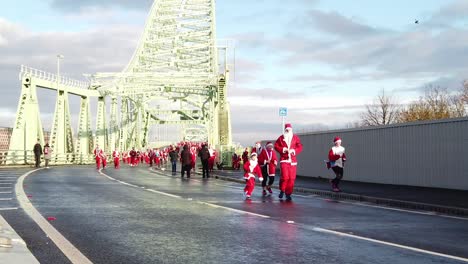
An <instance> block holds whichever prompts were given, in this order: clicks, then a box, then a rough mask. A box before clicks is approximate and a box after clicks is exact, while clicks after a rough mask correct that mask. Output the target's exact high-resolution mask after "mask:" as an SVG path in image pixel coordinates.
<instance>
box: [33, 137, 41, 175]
mask: <svg viewBox="0 0 468 264" xmlns="http://www.w3.org/2000/svg"><path fill="white" fill-rule="evenodd" d="M33 151H34V158H35V160H36V168H39V165H40V164H41V155H42V146H41V142H40V140H39V139H37V143H36V144H35V145H34V150H33Z"/></svg>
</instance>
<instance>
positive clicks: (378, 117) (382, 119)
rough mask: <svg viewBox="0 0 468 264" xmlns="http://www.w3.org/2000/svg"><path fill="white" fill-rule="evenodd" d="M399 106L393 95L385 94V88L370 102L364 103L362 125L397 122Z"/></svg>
mask: <svg viewBox="0 0 468 264" xmlns="http://www.w3.org/2000/svg"><path fill="white" fill-rule="evenodd" d="M399 112H400V106H399V104H396V103H395V99H394V98H393V96H390V95H387V94H385V90H382V92H381V93H380V94H379V95H378V96H377V97H376V98H375V99H374V102H373V103H372V104H369V105H366V110H365V111H364V112H363V113H362V114H361V122H362V125H363V126H379V125H388V124H393V123H396V122H398V120H399Z"/></svg>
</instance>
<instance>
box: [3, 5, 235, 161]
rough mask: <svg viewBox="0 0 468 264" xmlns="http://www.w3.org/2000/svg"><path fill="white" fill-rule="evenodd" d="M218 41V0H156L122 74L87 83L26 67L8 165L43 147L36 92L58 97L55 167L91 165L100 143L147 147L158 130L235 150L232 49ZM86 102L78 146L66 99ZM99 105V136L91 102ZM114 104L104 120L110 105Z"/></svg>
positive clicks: (106, 147)
mask: <svg viewBox="0 0 468 264" xmlns="http://www.w3.org/2000/svg"><path fill="white" fill-rule="evenodd" d="M231 48H233V46H232V43H230V42H226V43H223V45H221V44H219V43H217V41H216V20H215V0H155V1H154V3H153V5H152V7H151V11H150V13H149V16H148V18H147V20H146V24H145V29H144V32H143V34H142V36H141V38H140V41H139V44H138V46H137V48H136V50H135V52H134V54H133V56H132V58H131V59H130V62H129V63H128V65H127V66H126V67H125V68H124V69H123V70H122V72H107V73H106V72H98V73H95V74H92V75H89V76H88V82H81V81H77V80H71V79H68V78H64V77H61V76H59V73H57V74H53V73H47V72H44V71H41V70H37V69H32V68H29V67H27V66H21V72H20V80H21V96H20V99H19V104H18V110H17V115H16V121H15V124H14V127H13V133H12V137H11V140H10V147H9V152H8V158H7V163H22V162H23V160H24V162H26V160H27V158H26V154H25V153H26V152H28V151H30V150H31V149H32V146H33V145H34V144H35V142H36V141H37V139H39V140H40V142H41V143H42V144H44V135H43V129H42V123H41V119H40V113H39V104H38V97H37V89H38V88H42V89H52V90H55V91H57V100H56V104H55V113H54V118H53V122H52V129H51V134H50V140H49V141H50V142H49V144H50V146H51V148H52V151H53V152H52V153H53V158H52V162H55V163H59V164H60V163H88V162H90V161H92V158H93V156H92V151H93V149H94V145H95V144H99V145H100V146H101V147H103V148H104V150H105V151H106V152H110V151H112V150H114V149H115V148H119V149H122V150H125V149H129V148H131V147H136V148H145V147H147V146H148V144H149V131H150V129H151V127H152V126H153V125H160V126H168V125H172V126H175V127H176V128H177V129H178V131H179V132H178V133H180V137H179V139H180V140H185V141H199V142H200V141H203V142H208V143H209V144H210V145H213V146H216V147H217V148H220V149H223V148H226V147H230V146H231V145H232V138H231V124H230V108H229V103H228V101H227V99H226V95H227V89H228V87H229V83H230V69H231V68H233V65H232V64H229V63H228V58H227V57H228V49H231ZM69 96H79V97H80V98H81V104H80V112H79V121H78V122H79V123H78V131H77V137H76V140H75V139H74V136H73V129H72V123H71V115H70V110H69V103H68V97H69ZM93 97H94V98H97V101H98V103H97V116H96V130H95V131H94V135H93V130H92V127H91V111H90V107H91V105H90V98H93ZM108 101H110V104H111V105H110V115H109V121H107V119H108V118H107V117H108V115H107V113H106V109H107V107H106V102H108Z"/></svg>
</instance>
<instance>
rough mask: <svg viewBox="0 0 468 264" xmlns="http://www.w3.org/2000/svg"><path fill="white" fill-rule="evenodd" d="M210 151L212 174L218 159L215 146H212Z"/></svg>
mask: <svg viewBox="0 0 468 264" xmlns="http://www.w3.org/2000/svg"><path fill="white" fill-rule="evenodd" d="M208 151H209V152H210V158H209V159H208V170H209V171H210V172H212V171H213V168H214V163H215V158H216V151H215V150H214V148H213V146H210V148H209V149H208Z"/></svg>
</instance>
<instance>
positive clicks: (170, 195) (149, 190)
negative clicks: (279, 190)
mask: <svg viewBox="0 0 468 264" xmlns="http://www.w3.org/2000/svg"><path fill="white" fill-rule="evenodd" d="M99 173H100V174H102V175H104V176H106V177H107V178H108V179H114V178H112V177H110V176H109V175H107V174H105V173H103V172H102V171H101V170H100V171H99ZM114 180H115V181H117V182H119V183H122V184H125V185H128V186H132V187H136V188H140V187H139V186H137V185H134V184H129V183H126V182H123V181H120V180H117V179H114ZM145 191H148V192H153V193H157V194H162V195H165V196H169V197H173V198H177V199H183V198H182V196H179V195H174V194H170V193H166V192H161V191H156V190H153V189H145ZM195 202H196V203H198V204H203V205H207V206H210V207H213V208H222V209H225V210H228V211H231V212H236V213H241V214H248V215H253V216H258V217H262V218H270V216H268V215H262V214H256V213H252V212H248V211H243V210H238V209H234V208H230V207H226V206H221V205H217V204H212V203H209V202H203V201H195Z"/></svg>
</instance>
